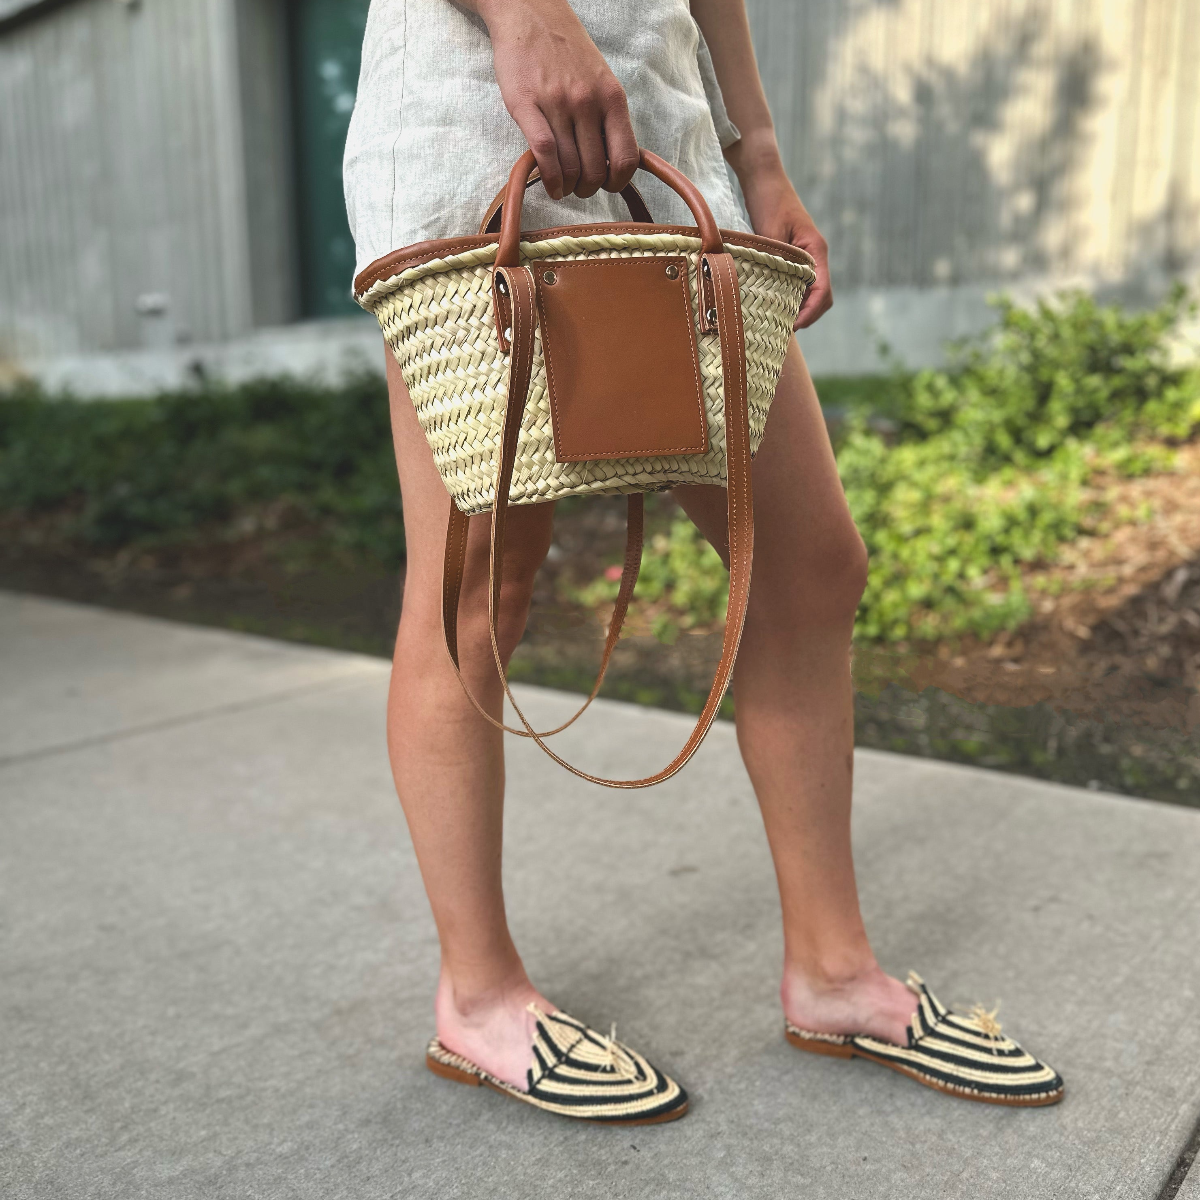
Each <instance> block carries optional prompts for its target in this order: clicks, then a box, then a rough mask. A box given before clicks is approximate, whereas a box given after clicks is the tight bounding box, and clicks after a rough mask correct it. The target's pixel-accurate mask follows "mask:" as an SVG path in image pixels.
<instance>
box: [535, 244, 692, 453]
mask: <svg viewBox="0 0 1200 1200" xmlns="http://www.w3.org/2000/svg"><path fill="white" fill-rule="evenodd" d="M647 260H650V261H651V262H654V263H656V264H662V263H664V262H667V263H669V262H672V261H678V262H679V263H680V264H681V265H682V270H681V271H680V273H679V274H680V285H681V287H682V289H683V307H684V311H685V312H686V313H687V314H688V316H687V323H688V343H689V345H690V347H691V351H692V370H693V372H694V374H693V379H694V381H695V384H696V394H697V396H698V397H699V400H700V431H701V440H702V442H703V443H704V444H703V445H700V446H666V447H663V448H662V449H659V450H655V451H654V452H653V454H646V453H643V454H628V455H626V454H624V453H620V454H610V455H605V456H604V458H603V459H601V458H598V457H597V455H595V454H592V453H588V452H587V451H580V452H579V453H578V454H571V455H569V456H568V457H567V458H565V459H564V460H563V461H564V462H591V461H597V462H599V461H617V460H619V459H621V458H624V457H630V458H653V457H657V456H659V455H663V454H703V453H704V451H705V450H706V449H708V418H707V415H706V411H705V408H704V381H703V379H702V378H701V376H700V355H699V351H698V350H697V349H696V331H695V328H694V327H693V324H692V298H691V295H690V294H689V292H688V288H687V275H688V263H687V259H686V258H685V257H684V256H682V255H677V254H670V255H668V254H643V255H638V256H637V257H635V258H579V259H572V260H569V261H567V262H564V263H558V264H556V265H555V270H564V269H570V268H572V267H578V266H594V265H599V266H604V267H612V266H617V265H619V264H627V265H630V266H636V265H638V264H642V265H644V264H645V263H646V261H647ZM534 286H535V289H536V292H537V305H538V311H539V312H540V313H541V316H542V361H543V362H544V363H545V365H546V391H547V393H548V395H549V397H550V416H551V420H552V422H553V428H554V429H555V430H557V429H558V428H559V416H558V401H557V400H556V398H555V388H554V368H553V364H552V363H551V359H550V339H549V338H548V337H547V336H546V320H547V318H546V304H545V290H544V289H543V288H542V287H541V286H540V285H538V284H537V282H536V277H535V285H534ZM557 449H558V447H557V446H556V447H555V451H556V452H557Z"/></svg>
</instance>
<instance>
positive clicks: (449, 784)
mask: <svg viewBox="0 0 1200 1200" xmlns="http://www.w3.org/2000/svg"><path fill="white" fill-rule="evenodd" d="M388 388H389V393H390V397H391V407H392V430H393V436H394V439H395V444H396V461H397V463H398V466H399V471H400V486H401V490H402V492H403V494H404V528H405V538H406V542H407V559H408V564H407V570H406V575H405V583H404V608H403V612H402V614H401V617H400V629H399V633H398V635H397V637H396V654H395V659H394V663H393V667H392V683H391V690H390V692H389V695H388V750H389V754H390V756H391V763H392V773H393V776H394V778H395V781H396V791H397V793H398V794H399V797H400V803H401V804H402V805H403V808H404V815H405V817H406V818H407V820H408V827H409V830H410V832H411V834H412V839H413V845H414V847H415V848H416V852H417V861H418V862H419V863H420V867H421V876H422V878H423V879H424V882H425V889H426V891H427V892H428V894H429V902H430V905H431V906H432V908H433V917H434V921H435V922H436V923H437V929H438V938H439V940H440V942H441V949H442V966H441V975H440V978H439V982H438V990H437V998H436V1002H435V1015H436V1019H437V1032H438V1037H439V1038H440V1039H441V1041H442V1042H443V1043H444V1044H445V1045H446V1046H447V1047H448V1048H449V1049H451V1050H454V1051H455V1052H456V1053H459V1054H462V1055H464V1056H465V1057H467V1058H469V1059H470V1060H471V1061H472V1062H475V1063H478V1064H479V1065H480V1066H482V1067H484V1068H485V1069H486V1070H488V1071H490V1072H491V1073H492V1074H493V1075H496V1076H497V1077H499V1078H500V1079H504V1080H506V1081H507V1082H509V1083H513V1084H516V1085H517V1086H519V1087H524V1086H525V1082H526V1077H525V1072H526V1069H527V1068H528V1066H529V1063H530V1048H531V1046H532V1044H533V1037H534V1019H533V1017H532V1015H531V1014H530V1013H529V1012H527V1011H526V1005H527V1004H528V1003H529V1002H530V1001H535V1002H537V1003H538V1004H539V1005H540V1006H541V1007H542V1008H543V1009H544V1010H545V1011H549V1012H553V1011H554V1006H553V1005H552V1004H548V1003H547V1002H546V1001H545V1000H544V999H543V998H542V997H541V996H540V995H539V994H538V993H537V991H536V989H535V988H534V986H533V984H532V983H530V981H529V977H528V976H527V975H526V974H525V968H524V966H523V965H522V963H521V959H520V956H519V955H518V954H517V950H516V947H515V946H514V945H513V940H512V937H511V936H510V934H509V930H508V922H507V920H506V917H505V912H504V894H503V890H502V887H501V881H500V850H501V838H502V827H503V811H504V749H503V741H502V738H503V735H502V734H501V732H500V731H499V730H497V729H496V728H494V727H493V726H492V725H490V724H488V723H487V722H486V721H484V719H483V718H482V717H481V716H480V715H479V714H478V713H477V712H476V711H475V710H474V708H472V707H471V704H470V701H469V700H467V698H466V696H465V695H464V694H463V691H462V687H461V686H460V684H459V682H458V680H457V679H456V678H455V676H454V672H453V669H452V668H451V666H450V660H449V658H448V657H447V655H446V650H445V646H444V644H443V640H442V627H441V591H442V554H443V548H444V545H445V536H446V519H447V514H448V512H449V505H450V500H449V496H448V494H447V492H446V488H445V486H444V484H443V483H442V481H441V478H440V477H439V475H438V473H437V470H436V468H435V467H434V464H433V458H432V456H431V454H430V451H429V446H428V444H427V443H426V441H425V437H424V434H422V432H421V428H420V426H419V425H418V423H417V419H416V414H415V412H414V410H413V406H412V401H411V400H410V399H409V395H408V389H407V388H406V387H405V386H404V380H403V379H402V378H401V376H400V371H399V368H398V367H397V366H396V364H395V362H394V361H393V359H392V357H391V355H390V354H389V355H388ZM552 509H553V505H549V504H545V505H536V506H533V507H529V506H522V507H520V508H512V509H510V510H509V518H508V520H509V534H508V537H507V539H506V541H507V543H508V545H509V547H511V550H510V551H509V553H507V554H506V557H505V590H504V598H503V603H502V605H501V621H500V634H501V636H500V643H501V649H502V651H503V652H504V656H505V661H506V662H507V658H508V655H510V654H511V653H512V650H513V648H514V647H515V646H516V644H517V642H518V641H519V640H520V637H521V634H522V632H523V630H524V627H525V618H526V615H527V613H528V610H529V600H530V596H531V593H532V585H533V577H534V575H535V574H536V572H537V569H538V567H539V566H540V565H541V561H542V559H543V558H544V557H545V554H546V551H547V549H548V548H549V545H550V523H551V518H552V516H553V513H552ZM471 525H472V528H471V535H470V541H469V543H468V561H467V572H466V577H465V580H464V586H463V596H462V619H461V621H460V626H459V647H460V651H461V661H462V663H463V667H464V674H465V676H466V678H467V680H468V682H469V683H470V685H471V687H472V690H473V691H474V693H475V695H476V696H478V697H479V698H480V700H481V702H482V703H484V704H485V706H486V707H487V708H488V711H490V712H491V713H492V714H493V715H495V716H499V715H500V712H501V700H502V696H503V693H502V691H501V687H500V681H499V679H498V678H497V675H496V669H495V664H494V662H493V659H492V650H491V643H490V640H489V634H488V628H487V582H488V568H487V536H488V526H487V522H486V521H485V520H474V521H472V522H471Z"/></svg>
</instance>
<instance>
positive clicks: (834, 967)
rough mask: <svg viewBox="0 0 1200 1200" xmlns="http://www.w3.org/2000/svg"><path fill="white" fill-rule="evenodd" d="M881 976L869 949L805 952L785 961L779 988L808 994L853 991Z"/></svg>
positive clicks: (785, 992)
mask: <svg viewBox="0 0 1200 1200" xmlns="http://www.w3.org/2000/svg"><path fill="white" fill-rule="evenodd" d="M881 977H883V969H882V968H881V967H880V965H879V963H878V962H877V961H876V960H875V956H874V955H873V954H871V953H870V952H869V951H868V952H867V953H865V954H859V955H844V954H843V955H824V956H819V955H807V956H805V957H803V958H801V957H791V956H789V958H788V960H787V961H786V962H785V963H784V968H783V982H782V985H781V988H782V990H783V992H784V994H785V1001H786V995H787V993H788V992H789V991H791V992H799V993H803V994H805V995H811V996H834V995H839V994H844V993H847V992H854V991H857V990H858V989H860V988H862V987H864V986H867V985H869V984H870V983H872V982H875V981H877V980H878V979H879V978H881Z"/></svg>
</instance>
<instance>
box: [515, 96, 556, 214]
mask: <svg viewBox="0 0 1200 1200" xmlns="http://www.w3.org/2000/svg"><path fill="white" fill-rule="evenodd" d="M512 116H513V120H514V121H516V123H517V125H518V126H519V127H520V130H521V132H522V133H523V134H524V135H525V140H526V141H527V142H528V143H529V148H530V150H532V151H533V157H534V158H535V159H536V160H537V165H538V170H539V171H540V172H541V175H542V183H543V185H544V186H545V188H546V194H547V195H548V196H553V197H555V199H557V198H558V197H560V196H561V195H562V194H563V171H562V165H561V163H560V162H559V157H558V138H556V137H555V136H554V130H553V129H551V128H550V122H549V121H547V120H546V118H545V117H544V116H543V115H542V112H541V110H540V109H538V108H533V107H529V108H522V109H517V110H516V111H514V112H513V114H512Z"/></svg>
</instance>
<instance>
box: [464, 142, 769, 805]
mask: <svg viewBox="0 0 1200 1200" xmlns="http://www.w3.org/2000/svg"><path fill="white" fill-rule="evenodd" d="M646 153H647V152H645V151H643V159H645V156H646ZM532 157H533V156H532V154H529V155H526V156H523V158H522V160H521V162H518V164H517V166H516V167H514V169H513V173H512V175H511V176H510V177H509V195H508V197H507V198H506V205H507V203H508V200H511V198H512V193H513V190H514V186H519V182H517V183H516V185H514V181H523V179H524V177H525V176H527V175H528V169H526V170H525V176H519V172H520V170H521V168H522V163H524V162H525V159H526V158H528V159H529V160H530V162H532ZM660 161H661V160H660ZM664 165H665V164H664ZM669 170H670V171H672V172H673V173H675V174H678V172H674V168H669ZM655 174H658V172H657V171H656V172H655ZM659 177H660V178H663V176H662V175H659ZM665 181H666V182H670V181H669V180H665ZM685 182H686V181H685ZM689 187H690V184H689ZM693 190H694V189H693ZM680 194H681V195H682V194H683V193H682V191H681V193H680ZM518 195H519V193H518ZM697 195H698V193H697ZM684 198H685V199H686V198H687V197H686V196H685V197H684ZM701 204H703V199H701ZM704 207H705V209H706V210H707V206H704ZM693 211H695V210H693ZM514 214H515V219H516V220H517V221H518V222H519V206H518V205H512V206H508V207H506V211H505V223H506V225H507V224H508V222H509V221H511V220H513V219H514ZM709 220H710V221H711V216H710V217H709ZM517 228H518V230H519V224H518V226H517ZM502 244H503V239H502ZM513 249H514V251H515V249H516V247H515V245H514V247H513ZM703 257H704V259H705V260H707V262H708V265H709V274H710V278H711V283H712V294H713V307H714V312H715V319H716V321H715V323H716V326H717V332H718V336H719V338H720V346H721V367H722V374H723V381H724V395H725V420H726V429H725V445H726V455H727V478H728V497H729V499H728V505H729V508H728V523H729V607H728V612H727V615H726V620H725V635H724V640H723V643H722V647H721V660H720V663H719V664H718V666H717V670H716V673H715V675H714V677H713V682H712V687H711V688H710V689H709V693H708V698H707V699H706V700H705V703H704V708H703V710H702V711H701V713H700V716H699V718H698V719H697V721H696V725H695V727H694V728H693V730H692V733H691V736H690V737H689V738H688V740H687V742H686V743H685V744H684V746H683V749H682V750H680V752H679V753H678V754H677V755H676V756H675V758H674V759H672V760H671V762H670V763H668V764H667V766H666V767H664V768H663V769H662V770H661V771H658V772H656V773H655V774H654V775H648V776H646V777H645V778H644V779H625V780H619V779H605V778H603V777H601V776H598V775H590V774H588V773H587V772H586V771H581V770H579V768H577V767H575V766H573V765H572V764H571V763H569V762H567V761H566V760H565V759H563V758H562V757H561V756H560V755H558V754H555V752H554V751H553V750H551V749H550V747H549V746H547V745H546V743H545V741H544V740H543V739H544V738H546V737H548V736H550V734H551V733H556V732H559V731H560V730H562V729H565V728H566V727H567V725H569V724H571V722H573V721H574V720H576V719H577V718H578V716H579V715H580V713H582V712H583V711H584V709H586V708H587V706H588V704H590V703H591V701H592V699H593V698H594V697H595V695H596V693H597V691H598V690H599V687H600V682H601V679H597V681H596V686H595V687H594V688H593V690H592V693H591V695H590V696H589V697H588V699H587V701H586V702H585V704H584V705H583V707H582V708H581V709H580V710H579V712H577V713H576V714H575V715H574V716H573V717H572V718H571V721H568V722H566V723H565V724H564V725H561V726H559V727H558V729H557V730H551V731H549V732H547V733H539V732H537V731H536V730H534V728H533V726H532V725H530V723H529V721H528V719H527V718H526V716H525V714H524V713H523V712H522V710H521V708H520V706H519V705H518V704H517V702H516V700H515V698H514V697H513V694H512V690H511V688H510V687H509V683H508V679H507V677H506V673H505V670H504V663H503V659H502V657H501V654H500V647H499V643H498V640H497V634H496V625H497V619H498V614H499V608H500V596H501V588H502V584H503V579H502V576H503V560H504V531H505V524H506V516H507V511H508V503H509V488H510V486H511V483H512V473H513V466H514V463H515V460H516V452H517V443H518V440H519V436H520V431H521V420H522V417H523V415H524V410H525V404H526V401H527V399H528V392H529V384H530V377H531V374H532V367H533V357H534V327H535V321H536V309H535V305H534V295H535V289H534V282H533V274H532V272H531V271H530V270H529V268H527V267H513V266H511V265H507V264H503V263H498V265H497V268H496V277H497V279H498V280H499V279H503V280H504V286H505V291H506V293H507V298H508V302H509V307H510V312H511V330H512V337H511V345H512V349H511V358H510V361H509V385H508V395H507V400H506V403H505V412H504V431H503V436H502V439H501V447H500V455H499V464H498V469H497V472H496V489H495V500H494V503H493V508H492V528H491V551H490V570H489V576H490V579H489V582H490V587H489V593H488V624H489V629H490V634H491V641H492V653H493V657H494V658H495V662H496V669H497V671H498V673H499V675H500V679H501V681H502V683H503V684H504V691H505V694H506V695H507V696H508V699H509V701H510V702H511V703H512V706H513V709H514V711H515V712H516V714H517V716H518V718H519V719H520V721H521V724H522V726H524V730H523V731H521V730H512V731H511V732H514V733H522V732H523V735H524V736H526V737H530V738H532V739H533V740H534V741H536V742H537V744H538V745H539V746H540V747H541V748H542V749H543V750H544V751H545V752H546V753H547V754H548V755H549V756H550V757H551V758H552V759H554V761H555V762H557V763H558V764H559V765H560V766H563V767H565V768H566V769H567V770H568V771H570V772H571V773H572V774H574V775H577V776H579V778H581V779H586V780H589V781H590V782H592V783H599V784H603V785H604V786H606V787H619V788H640V787H649V786H651V785H652V784H655V783H661V782H662V781H663V780H665V779H669V778H670V777H671V776H672V775H674V774H675V773H676V772H677V771H679V770H680V768H682V767H683V766H684V765H685V764H686V763H687V762H688V760H689V759H690V758H691V757H692V755H693V754H694V753H695V752H696V750H697V749H698V748H699V746H700V743H701V742H702V741H703V740H704V736H705V734H707V732H708V730H709V727H710V726H711V725H712V722H713V720H714V719H715V717H716V715H717V712H718V710H719V709H720V705H721V700H722V698H723V697H724V695H725V692H726V689H727V688H728V686H729V681H730V679H731V677H732V674H733V666H734V662H735V660H736V658H737V651H738V646H739V644H740V642H741V636H742V628H743V625H744V623H745V619H746V608H747V604H748V602H749V596H750V570H751V564H752V562H753V557H754V498H753V489H752V485H751V473H750V422H749V409H748V405H747V393H746V355H745V333H744V330H743V327H742V312H741V302H740V296H739V291H738V279H737V268H736V266H735V265H734V261H733V256H732V255H730V254H729V253H727V252H725V251H723V250H722V251H720V252H710V251H708V250H707V249H706V250H705V251H704V252H703ZM633 513H634V509H633V506H632V505H631V507H630V517H631V537H630V541H629V549H628V550H627V554H626V563H625V570H624V572H623V574H622V580H621V589H620V592H619V594H618V609H619V615H620V617H621V618H622V619H623V618H624V606H627V605H628V601H629V595H631V594H632V591H633V584H634V583H635V582H636V577H637V569H636V564H632V560H633V558H634V550H633V538H632V527H633V521H632V518H633ZM466 522H467V518H466V517H464V516H462V514H460V513H458V510H457V509H456V508H455V507H454V506H453V502H452V504H451V516H450V527H449V530H448V534H447V540H446V570H445V578H444V583H443V595H442V619H443V627H444V634H445V639H446V649H447V651H448V653H449V655H450V660H451V662H452V663H453V664H454V669H455V672H456V673H457V674H458V678H459V682H460V683H462V686H463V690H464V691H465V692H466V693H467V696H468V698H469V699H470V700H471V703H472V704H473V705H474V706H475V708H476V709H477V710H478V711H479V712H480V713H482V714H483V716H484V717H486V719H487V720H488V721H490V722H491V723H492V724H493V725H496V726H498V727H499V728H502V729H507V728H508V727H507V726H505V725H504V724H503V723H502V722H500V721H497V720H496V719H495V718H494V717H493V716H491V714H490V713H488V712H486V710H484V709H483V707H482V706H481V705H480V703H479V701H478V700H477V699H476V698H475V697H474V695H473V694H472V693H471V690H470V688H468V687H467V684H466V681H465V680H464V679H463V677H462V673H461V670H460V669H459V662H458V641H457V622H458V601H459V597H460V594H461V590H462V571H463V564H464V563H465V555H466ZM640 555H641V539H640V529H639V537H638V539H637V547H636V557H637V559H638V560H640ZM631 564H632V565H631ZM627 585H628V586H627ZM619 632H620V629H619V625H618V621H617V613H614V619H613V622H612V624H611V625H610V628H609V639H608V643H607V644H606V647H605V657H604V663H603V666H602V668H601V678H602V677H603V672H604V669H605V668H607V665H608V659H609V656H610V654H611V648H612V646H613V645H615V642H616V636H617V635H618V634H619Z"/></svg>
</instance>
